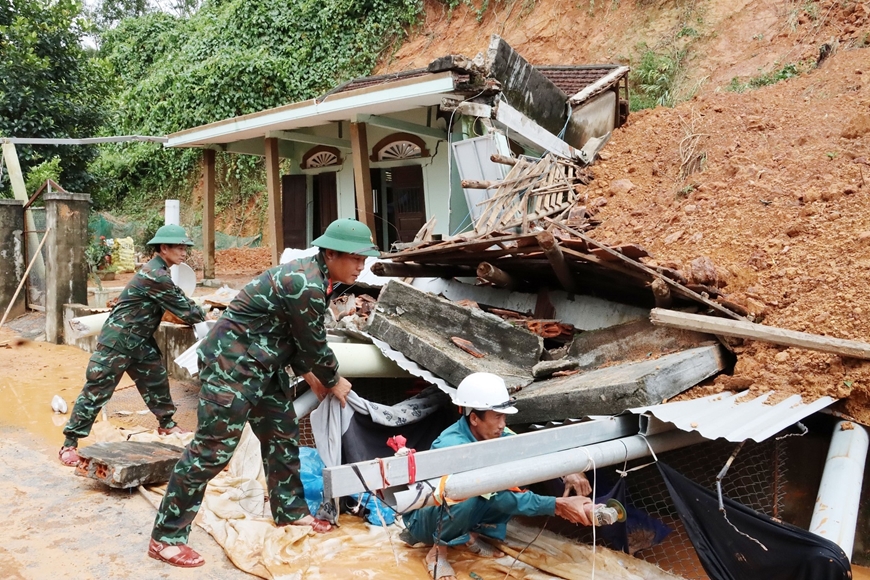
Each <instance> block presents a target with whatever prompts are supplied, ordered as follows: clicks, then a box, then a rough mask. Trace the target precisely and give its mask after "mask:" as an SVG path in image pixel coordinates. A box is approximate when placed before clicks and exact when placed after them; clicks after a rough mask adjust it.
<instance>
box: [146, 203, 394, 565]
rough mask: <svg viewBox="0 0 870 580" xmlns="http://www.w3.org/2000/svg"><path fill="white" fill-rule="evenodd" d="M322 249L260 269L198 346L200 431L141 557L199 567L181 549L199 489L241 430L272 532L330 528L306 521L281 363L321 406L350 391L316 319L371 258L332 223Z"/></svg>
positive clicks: (356, 236) (351, 232) (368, 249)
mask: <svg viewBox="0 0 870 580" xmlns="http://www.w3.org/2000/svg"><path fill="white" fill-rule="evenodd" d="M313 245H314V246H317V247H319V248H320V252H319V253H318V254H317V255H316V256H313V257H310V258H301V259H298V260H293V261H291V262H289V263H287V264H283V265H281V266H277V267H275V268H272V269H270V270H267V271H266V272H264V273H263V274H261V275H260V276H259V277H258V278H256V279H254V280H253V281H252V282H250V283H249V284H248V285H247V286H245V287H244V288H243V289H242V291H241V292H240V293H239V295H238V296H237V297H236V298H235V299H234V300H233V301H232V303H230V306H229V308H227V310H226V312H225V313H224V314H223V316H222V317H221V318H220V319H219V320H218V321H217V323H216V324H215V326H214V328H212V329H211V331H209V334H208V336H207V337H206V339H205V340H204V341H203V343H202V345H201V346H200V348H199V349H198V351H197V352H198V355H199V368H200V370H199V376H200V380H201V381H202V390H201V391H200V400H199V409H198V415H197V416H198V425H197V430H196V435H195V436H194V439H193V441H191V443H190V444H189V445H188V446H187V449H185V451H184V454H183V455H182V457H181V459H180V460H179V462H178V463H177V464H176V466H175V470H174V471H173V473H172V476H171V477H170V479H169V485H168V487H167V489H166V495H165V496H164V497H163V501H162V503H161V504H160V509H159V511H158V514H157V519H156V520H155V522H154V529H153V530H152V532H151V543H150V545H149V548H148V555H149V556H151V557H152V558H155V559H158V560H162V561H164V562H167V563H169V564H172V565H173V566H181V567H194V566H201V565H202V564H204V563H205V561H204V560H203V558H202V557H201V556H200V555H199V554H198V553H197V552H195V551H194V550H193V549H192V548H190V547H189V546H187V538H188V536H189V534H190V527H191V524H192V523H193V519H194V517H195V516H196V513H197V512H198V511H199V506H200V504H201V503H202V499H203V496H204V495H205V488H206V485H207V484H208V482H209V481H211V479H212V478H214V477H215V476H216V475H217V474H218V473H220V472H221V470H223V468H224V467H225V466H226V465H227V463H229V461H230V459H231V457H232V455H233V452H234V451H235V449H236V446H237V445H238V443H239V439H240V437H241V435H242V430H243V428H244V426H245V423H246V422H247V423H249V424H250V425H251V429H252V430H253V431H254V434H255V435H256V436H257V438H258V439H259V440H260V450H261V453H262V458H263V467H264V469H265V474H266V483H267V487H268V490H269V505H270V507H271V511H272V517H273V519H274V520H275V523H276V524H277V525H279V526H283V525H288V524H296V525H311V526H312V527H313V528H314V531H316V532H318V533H320V532H326V531H329V529H331V526H330V525H329V523H328V522H325V521H323V520H318V519H315V518H313V517H312V516H311V515H310V514H309V512H308V507H307V505H306V503H305V498H304V494H303V488H302V481H301V479H300V477H299V467H300V465H299V448H298V437H299V422H298V420H297V418H296V413H295V411H294V408H293V395H292V394H291V393H290V377H289V374H288V372H287V370H286V367H287V366H289V367H290V368H291V369H292V371H293V372H294V374H296V375H298V376H302V377H304V378H305V380H306V382H307V383H308V384H309V385H310V386H311V388H312V390H314V392H315V393H316V394H317V396H318V397H319V398H320V399H322V398H323V397H324V396H326V395H327V394H330V393H331V394H333V395H334V396H335V397H336V398H337V399H339V401H341V403H342V405H344V402H345V397H346V396H347V394H348V392H350V388H351V385H350V383H349V382H348V381H347V379H344V378H342V377H340V376H339V375H338V363H337V362H336V360H335V355H334V354H333V352H332V350H331V349H330V348H329V347H328V346H327V344H326V330H325V328H324V315H325V313H326V309H327V306H328V302H329V299H330V295H331V294H332V285H333V283H334V282H343V283H346V284H351V283H353V282H354V281H355V280H356V278H357V276H359V274H360V272H361V271H362V269H363V266H364V263H365V256H377V255H378V254H379V252H378V250H377V247H376V246H375V244H374V241H373V239H372V235H371V232H370V231H369V229H368V228H367V227H366V226H365V225H364V224H362V223H360V222H358V221H356V220H352V219H343V220H336V221H334V222H333V223H332V224H330V225H329V227H328V228H327V229H326V231H325V232H324V234H323V235H322V236H320V237H319V238H317V239H316V240H314V242H313Z"/></svg>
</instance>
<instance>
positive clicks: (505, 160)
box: [489, 153, 517, 166]
mask: <svg viewBox="0 0 870 580" xmlns="http://www.w3.org/2000/svg"><path fill="white" fill-rule="evenodd" d="M489 159H490V161H492V162H493V163H501V164H502V165H511V166H513V165H516V164H517V159H516V157H508V156H507V155H499V154H498V153H493V154H492V155H490V156H489Z"/></svg>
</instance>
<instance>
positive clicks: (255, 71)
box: [92, 0, 422, 206]
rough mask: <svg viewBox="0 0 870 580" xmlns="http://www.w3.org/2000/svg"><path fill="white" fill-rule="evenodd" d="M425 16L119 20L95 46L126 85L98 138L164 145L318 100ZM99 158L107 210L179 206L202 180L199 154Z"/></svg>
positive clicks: (324, 12) (234, 0)
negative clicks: (185, 132)
mask: <svg viewBox="0 0 870 580" xmlns="http://www.w3.org/2000/svg"><path fill="white" fill-rule="evenodd" d="M421 10H422V2H421V0H318V1H314V0H297V1H294V2H287V1H286V0H212V1H211V2H206V3H205V4H204V5H203V7H202V8H201V9H200V10H199V12H197V13H196V14H195V15H193V16H192V17H191V18H189V19H182V18H175V17H172V16H167V15H165V14H159V13H155V14H146V15H144V16H141V17H139V18H133V19H126V20H124V21H122V22H121V24H120V25H119V26H118V27H117V28H115V29H113V30H111V31H109V32H107V33H106V34H105V35H104V36H103V38H102V42H101V48H100V50H101V54H102V55H104V56H105V58H106V59H107V60H108V61H109V62H111V63H112V66H113V67H114V69H115V70H116V71H118V74H119V75H121V77H122V79H123V82H124V87H123V89H122V90H121V91H119V92H118V94H117V95H116V96H115V101H114V109H115V110H114V116H113V118H112V122H111V123H110V124H109V125H108V126H107V127H106V129H105V131H106V132H107V133H111V134H140V135H141V134H148V135H166V134H169V133H173V132H176V131H180V130H182V129H187V128H190V127H195V126H198V125H202V124H206V123H211V122H214V121H218V120H221V119H226V118H230V117H235V116H238V115H244V114H248V113H253V112H257V111H261V110H264V109H268V108H271V107H276V106H279V105H283V104H286V103H289V102H293V101H299V100H303V99H307V98H312V97H315V96H317V95H319V94H322V93H323V92H325V91H326V90H328V89H330V88H332V87H334V86H336V85H337V84H340V83H341V82H343V81H346V80H349V79H351V78H354V77H358V76H364V75H366V74H369V73H370V72H371V70H372V68H373V67H374V65H375V63H376V62H377V59H378V57H379V55H380V53H381V52H382V51H383V50H384V49H385V48H387V47H389V46H390V44H391V43H392V42H394V41H395V40H396V39H397V38H398V37H400V36H401V35H402V34H404V29H405V27H406V26H408V25H410V24H413V23H415V22H416V21H417V19H418V17H419V15H420V14H421ZM228 31H232V33H231V34H228ZM100 157H101V158H100V159H99V160H97V161H96V162H95V163H94V164H93V165H92V169H93V171H94V173H95V174H96V175H97V176H98V177H99V191H98V193H97V194H96V196H95V197H96V198H97V200H98V202H99V203H100V204H104V206H110V205H116V204H119V203H125V204H126V203H129V202H127V201H126V200H127V198H132V200H133V201H134V204H133V205H137V206H138V205H139V202H138V201H136V200H141V201H144V200H151V201H152V202H153V201H154V200H155V199H162V198H164V197H167V196H172V197H178V198H183V196H184V195H185V194H186V193H187V191H189V186H190V184H191V181H192V180H194V179H196V178H198V171H199V165H198V161H199V158H200V155H199V152H198V151H195V150H186V151H175V150H166V149H164V148H162V147H160V146H159V145H153V144H147V143H128V144H119V145H110V146H109V145H107V146H103V147H102V148H101V156H100ZM219 195H220V192H219Z"/></svg>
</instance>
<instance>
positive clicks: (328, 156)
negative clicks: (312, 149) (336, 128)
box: [305, 151, 338, 169]
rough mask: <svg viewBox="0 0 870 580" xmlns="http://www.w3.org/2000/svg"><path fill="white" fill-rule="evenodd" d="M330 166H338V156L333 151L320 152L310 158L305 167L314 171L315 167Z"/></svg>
mask: <svg viewBox="0 0 870 580" xmlns="http://www.w3.org/2000/svg"><path fill="white" fill-rule="evenodd" d="M330 165H338V155H336V154H335V153H333V152H332V151H318V152H317V153H315V154H314V155H312V156H311V157H309V158H308V162H307V163H306V164H305V167H306V169H314V168H315V167H329V166H330Z"/></svg>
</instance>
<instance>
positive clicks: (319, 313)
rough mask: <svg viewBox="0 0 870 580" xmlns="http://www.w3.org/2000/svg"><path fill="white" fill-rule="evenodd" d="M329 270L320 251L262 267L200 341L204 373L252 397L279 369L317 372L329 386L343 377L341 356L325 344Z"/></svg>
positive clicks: (282, 378) (202, 375)
mask: <svg viewBox="0 0 870 580" xmlns="http://www.w3.org/2000/svg"><path fill="white" fill-rule="evenodd" d="M328 275H329V274H328V270H327V269H326V263H325V262H324V261H323V258H322V257H321V255H320V254H318V255H316V256H313V257H310V258H300V259H298V260H292V261H291V262H288V263H287V264H282V265H280V266H277V267H275V268H271V269H269V270H266V271H265V272H263V273H262V274H261V275H260V276H258V277H257V278H255V279H254V280H252V281H251V282H250V283H249V284H248V285H247V286H245V287H244V288H243V289H242V291H241V292H239V294H238V296H236V298H235V299H234V300H233V301H232V302H231V303H230V305H229V307H228V308H227V310H226V311H225V312H224V314H223V316H221V317H220V319H219V320H218V321H217V323H216V324H215V326H214V328H212V329H211V330H210V331H209V333H208V336H207V337H206V338H205V340H204V341H203V342H202V344H201V345H200V347H199V349H198V350H197V353H198V355H199V362H200V364H199V368H200V371H199V377H200V379H201V380H202V381H205V382H208V383H211V384H214V385H221V386H225V387H229V388H231V389H233V390H236V391H238V392H239V393H240V394H241V395H242V396H243V397H245V398H246V399H248V400H249V401H251V402H255V401H257V400H259V398H260V396H261V395H262V393H263V388H264V387H265V385H266V384H267V383H268V382H269V381H270V380H272V378H273V377H275V376H276V375H277V378H278V380H279V381H280V382H281V384H282V387H286V385H287V384H288V381H287V379H288V378H289V377H288V375H287V373H286V371H285V370H284V367H286V366H287V365H290V366H292V368H293V371H294V372H295V373H296V374H297V375H301V374H303V373H306V372H309V371H311V372H313V373H314V375H315V376H316V377H317V378H318V379H320V380H321V382H322V383H323V384H324V385H325V386H326V387H332V386H334V385H335V384H336V383H337V382H338V362H337V361H336V360H335V355H334V354H333V352H332V349H330V348H329V347H328V346H327V344H326V328H325V327H324V325H323V317H324V315H325V314H326V309H327V307H328V304H329V293H328V291H327V288H328V286H329V279H328Z"/></svg>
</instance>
